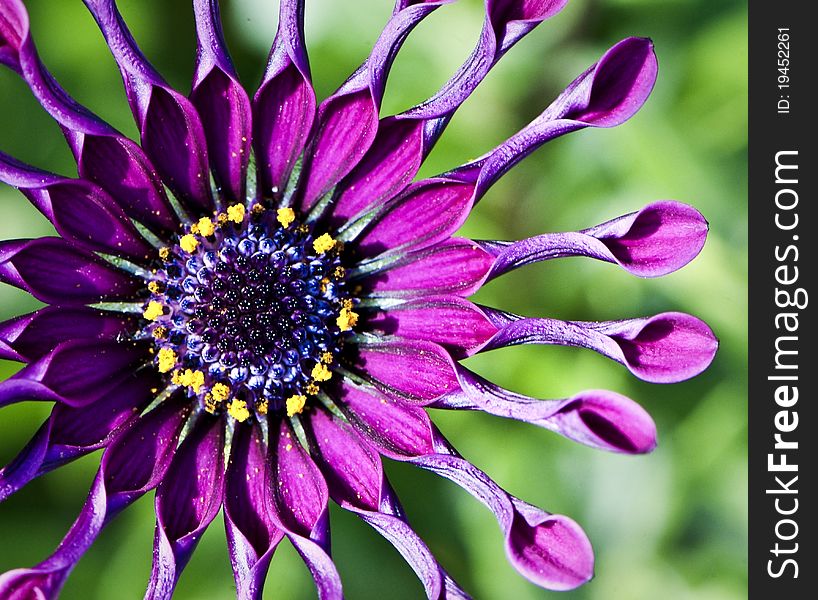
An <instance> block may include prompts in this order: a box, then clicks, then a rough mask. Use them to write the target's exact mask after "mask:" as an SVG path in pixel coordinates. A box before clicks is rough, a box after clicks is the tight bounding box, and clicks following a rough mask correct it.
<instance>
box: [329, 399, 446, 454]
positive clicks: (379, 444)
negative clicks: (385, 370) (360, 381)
mask: <svg viewBox="0 0 818 600" xmlns="http://www.w3.org/2000/svg"><path fill="white" fill-rule="evenodd" d="M447 397H448V396H444V398H447ZM338 400H339V404H340V406H341V407H342V410H344V412H345V414H346V417H347V418H348V419H349V422H350V423H352V425H353V426H354V427H355V428H356V429H357V431H358V432H359V433H361V435H363V436H364V437H366V439H367V440H368V441H369V442H370V443H371V444H373V445H374V446H375V447H376V448H377V449H378V452H380V453H381V454H383V455H384V456H388V457H389V458H394V459H396V460H402V459H404V458H406V457H410V456H419V455H423V454H429V453H431V452H433V451H434V446H433V437H432V422H431V421H430V420H429V416H428V415H427V414H426V411H425V410H423V408H421V407H419V406H413V405H410V404H405V403H403V402H401V401H400V400H396V399H395V398H391V397H389V396H385V395H383V394H381V393H379V392H378V391H377V390H375V389H363V388H358V387H355V386H352V385H350V384H348V383H345V384H344V386H343V388H342V390H341V393H340V397H339V398H338Z"/></svg>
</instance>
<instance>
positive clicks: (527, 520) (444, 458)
mask: <svg viewBox="0 0 818 600" xmlns="http://www.w3.org/2000/svg"><path fill="white" fill-rule="evenodd" d="M436 441H437V444H436V445H437V447H438V453H436V454H429V455H427V456H420V457H417V458H413V459H411V460H410V462H412V463H413V464H415V465H417V466H419V467H422V468H424V469H427V470H429V471H432V472H434V473H437V474H438V475H441V476H442V477H446V478H447V479H450V480H451V481H453V482H455V483H456V484H457V485H459V486H460V487H462V488H463V489H464V490H466V491H467V492H469V493H470V494H472V495H473V496H474V497H475V498H477V499H478V500H480V502H482V503H483V504H485V505H486V507H487V508H488V509H489V510H491V511H492V512H493V513H494V516H495V517H496V518H497V522H498V524H499V525H500V529H501V530H502V531H503V534H504V535H505V538H506V555H507V556H508V559H509V561H510V562H511V564H512V566H513V567H514V568H515V569H517V571H519V572H520V574H521V575H523V576H524V577H526V578H527V579H529V580H530V581H532V582H533V583H536V584H537V585H539V586H542V587H544V588H548V589H553V590H568V589H573V588H575V587H577V586H580V585H582V584H583V583H585V582H587V581H588V580H589V579H591V577H592V576H593V564H594V559H593V549H592V548H591V543H590V542H589V541H588V538H587V537H586V535H585V533H584V532H583V531H582V529H581V528H580V527H579V525H577V524H576V523H575V522H574V521H573V520H571V519H569V518H568V517H564V516H562V515H553V514H549V513H547V512H545V511H542V510H540V509H538V508H536V507H534V506H531V505H529V504H526V503H524V502H521V501H519V500H518V499H516V498H514V497H513V496H511V495H510V494H508V493H507V492H505V491H504V490H502V489H501V488H500V487H499V486H498V485H497V484H496V483H494V482H493V481H492V480H491V479H490V478H489V476H488V475H486V474H485V473H484V472H483V471H481V470H480V469H478V468H477V467H475V466H474V465H472V464H471V463H469V462H468V461H467V460H465V459H463V458H461V457H460V456H458V455H457V454H456V452H455V451H454V450H453V449H452V448H451V446H450V445H449V444H448V442H446V440H445V439H444V438H443V437H442V436H441V435H440V434H439V433H438V434H437V440H436Z"/></svg>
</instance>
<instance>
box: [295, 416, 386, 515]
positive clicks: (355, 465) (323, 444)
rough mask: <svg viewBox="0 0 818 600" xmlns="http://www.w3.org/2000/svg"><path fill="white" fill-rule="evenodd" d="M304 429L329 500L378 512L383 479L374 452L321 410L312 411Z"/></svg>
mask: <svg viewBox="0 0 818 600" xmlns="http://www.w3.org/2000/svg"><path fill="white" fill-rule="evenodd" d="M307 426H308V428H309V429H308V430H309V432H310V434H311V440H312V443H313V446H314V452H313V456H314V458H315V461H316V464H317V465H318V468H319V469H321V472H322V473H323V475H324V479H325V480H326V482H327V486H328V489H329V493H330V496H331V497H332V499H333V500H335V501H336V502H337V503H338V504H340V505H341V506H344V507H349V506H352V507H355V508H360V509H363V510H369V511H376V510H378V506H379V505H380V500H381V486H382V485H383V477H384V475H383V468H382V466H381V460H380V457H379V456H378V454H377V452H374V451H373V450H372V448H371V447H370V446H369V445H368V444H366V442H364V441H363V440H362V439H361V437H360V436H359V435H358V434H357V433H355V430H354V429H353V428H352V427H351V426H350V425H349V424H348V423H345V422H344V421H342V420H341V419H339V418H338V417H335V416H331V415H329V414H327V413H326V412H325V411H323V410H315V411H312V413H311V414H310V417H309V419H308V420H307Z"/></svg>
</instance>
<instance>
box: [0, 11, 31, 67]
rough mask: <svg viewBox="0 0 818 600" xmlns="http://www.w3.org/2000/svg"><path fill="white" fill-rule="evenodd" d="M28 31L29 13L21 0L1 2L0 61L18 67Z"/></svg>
mask: <svg viewBox="0 0 818 600" xmlns="http://www.w3.org/2000/svg"><path fill="white" fill-rule="evenodd" d="M27 32H28V14H26V9H25V6H23V3H22V2H20V0H6V1H4V2H1V3H0V63H2V64H4V65H6V66H8V67H10V68H12V69H15V70H16V69H17V68H18V64H19V52H20V46H21V45H22V43H23V40H24V39H25V36H26V33H27Z"/></svg>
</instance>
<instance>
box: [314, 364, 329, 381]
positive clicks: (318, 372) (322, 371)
mask: <svg viewBox="0 0 818 600" xmlns="http://www.w3.org/2000/svg"><path fill="white" fill-rule="evenodd" d="M310 375H311V376H312V378H313V379H315V380H316V381H329V379H330V378H331V377H332V371H330V370H329V369H328V368H327V367H326V365H323V364H321V363H318V364H317V365H315V366H314V367H313V368H312V373H310Z"/></svg>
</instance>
